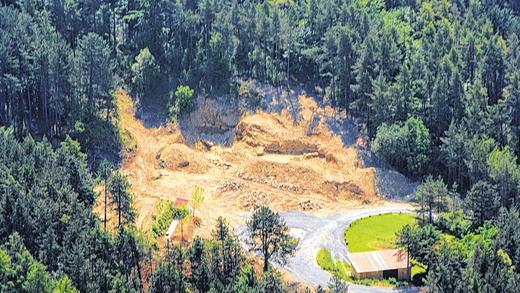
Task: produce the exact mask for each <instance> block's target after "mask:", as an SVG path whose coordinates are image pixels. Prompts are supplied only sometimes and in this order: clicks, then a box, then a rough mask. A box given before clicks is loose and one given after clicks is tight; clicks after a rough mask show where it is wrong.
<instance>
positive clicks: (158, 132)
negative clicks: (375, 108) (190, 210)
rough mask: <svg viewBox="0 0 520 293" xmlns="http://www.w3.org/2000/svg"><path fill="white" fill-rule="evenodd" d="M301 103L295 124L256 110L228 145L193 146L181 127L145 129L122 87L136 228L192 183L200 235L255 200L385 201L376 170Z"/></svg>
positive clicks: (322, 207)
mask: <svg viewBox="0 0 520 293" xmlns="http://www.w3.org/2000/svg"><path fill="white" fill-rule="evenodd" d="M298 100H299V105H300V107H299V108H300V114H301V120H300V121H299V123H294V119H293V117H292V116H291V115H290V114H289V113H288V112H287V111H282V112H281V113H276V112H271V113H268V112H264V111H258V112H256V113H254V114H244V115H242V116H241V117H240V119H239V121H238V123H237V125H236V127H235V129H234V133H235V135H234V139H233V141H232V144H231V145H230V146H222V145H217V144H213V143H211V142H208V141H204V140H203V141H198V142H196V143H195V144H193V145H190V144H188V143H187V142H186V139H185V136H184V134H183V131H182V130H181V129H180V128H178V127H175V126H171V125H170V126H168V127H159V128H146V127H145V126H144V125H143V123H142V122H141V121H140V120H138V119H137V118H135V107H134V105H133V103H132V100H131V98H130V96H129V95H128V94H127V93H126V92H125V91H123V90H119V91H118V93H117V105H118V108H119V113H120V120H119V123H120V124H119V127H120V128H121V129H122V130H123V132H128V133H129V134H130V135H129V137H131V138H132V139H131V140H135V143H136V144H137V148H136V151H135V152H133V153H127V154H126V156H125V160H124V162H123V165H122V171H123V172H124V173H126V174H128V175H129V177H130V180H131V183H132V188H133V193H134V194H135V198H134V202H135V206H136V209H137V211H138V219H137V221H136V223H137V225H138V226H139V227H142V228H145V229H146V228H148V227H149V225H150V224H151V222H152V221H151V217H152V215H153V214H154V210H155V207H156V205H157V203H158V201H159V199H168V200H172V201H174V200H175V199H176V198H190V194H191V191H192V189H193V187H194V186H195V185H200V186H203V187H204V189H205V202H204V204H203V205H202V207H200V208H199V210H198V212H197V213H198V214H199V216H201V217H202V219H203V222H202V227H203V228H202V229H201V233H202V234H204V233H206V232H208V229H204V227H207V228H210V227H212V225H213V224H212V223H213V221H214V220H215V219H216V218H217V217H218V216H220V215H226V217H228V219H229V220H230V221H231V222H232V223H233V222H236V221H238V222H240V221H242V219H241V215H243V214H246V213H248V212H251V211H252V210H254V209H255V208H256V207H257V206H258V205H265V204H268V205H269V206H270V207H272V208H274V209H276V210H301V211H306V212H312V213H318V214H326V213H331V212H333V211H338V210H345V209H349V208H355V207H356V206H360V205H384V204H385V202H384V201H382V200H381V199H380V198H379V197H378V193H377V190H376V178H375V169H374V168H365V167H363V164H362V162H361V160H360V159H359V157H358V152H357V149H356V147H355V146H349V147H344V144H343V142H342V139H341V137H340V136H338V135H336V134H335V133H334V132H332V131H331V130H330V129H329V127H328V124H327V123H326V118H327V117H328V116H327V115H328V114H327V111H325V110H324V109H322V108H320V107H319V106H318V104H317V103H316V102H315V101H314V100H313V99H312V98H309V97H305V96H300V97H299V99H298ZM329 113H330V111H329ZM317 117H319V118H317Z"/></svg>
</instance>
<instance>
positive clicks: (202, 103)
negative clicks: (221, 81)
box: [180, 96, 242, 145]
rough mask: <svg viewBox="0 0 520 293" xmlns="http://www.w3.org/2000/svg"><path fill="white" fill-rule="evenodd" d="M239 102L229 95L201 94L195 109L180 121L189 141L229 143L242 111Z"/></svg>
mask: <svg viewBox="0 0 520 293" xmlns="http://www.w3.org/2000/svg"><path fill="white" fill-rule="evenodd" d="M238 104H239V103H238V102H237V101H236V100H235V99H234V98H232V97H229V96H221V97H216V98H215V97H207V96H199V97H198V98H197V105H196V108H195V111H193V112H192V113H190V114H189V115H187V116H186V117H184V118H183V119H181V121H180V125H181V129H182V131H183V134H184V135H185V137H186V139H187V141H188V142H189V143H195V142H196V141H197V140H207V141H212V142H215V143H217V144H224V145H229V144H230V143H231V141H232V137H233V135H234V129H235V126H236V125H237V124H238V121H239V119H240V116H241V113H242V111H241V110H240V109H239V106H238Z"/></svg>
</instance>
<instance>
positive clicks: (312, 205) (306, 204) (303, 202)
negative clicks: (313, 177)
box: [298, 199, 321, 211]
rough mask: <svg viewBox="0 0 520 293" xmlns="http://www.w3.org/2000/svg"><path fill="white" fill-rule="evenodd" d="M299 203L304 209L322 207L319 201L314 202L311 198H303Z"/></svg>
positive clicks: (310, 209)
mask: <svg viewBox="0 0 520 293" xmlns="http://www.w3.org/2000/svg"><path fill="white" fill-rule="evenodd" d="M298 205H299V206H300V208H301V209H302V210H303V211H314V210H319V209H321V205H320V204H319V203H316V202H313V201H312V200H310V199H302V200H300V201H299V202H298Z"/></svg>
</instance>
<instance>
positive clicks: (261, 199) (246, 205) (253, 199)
mask: <svg viewBox="0 0 520 293" xmlns="http://www.w3.org/2000/svg"><path fill="white" fill-rule="evenodd" d="M271 199H272V196H271V195H269V194H265V193H263V192H260V191H252V192H247V193H246V194H245V196H244V199H243V203H242V208H243V209H244V210H248V211H254V210H256V209H257V208H259V207H260V206H263V205H267V204H268V203H269V202H271Z"/></svg>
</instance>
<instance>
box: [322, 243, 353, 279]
mask: <svg viewBox="0 0 520 293" xmlns="http://www.w3.org/2000/svg"><path fill="white" fill-rule="evenodd" d="M316 261H317V262H318V265H319V266H320V267H321V268H322V269H324V270H326V271H328V272H330V273H331V274H333V275H336V276H338V277H340V278H342V279H343V280H347V281H351V275H350V272H351V266H350V264H349V263H347V262H344V261H338V260H334V259H333V257H332V255H331V254H330V251H329V250H328V249H326V248H322V249H320V251H319V252H318V255H317V256H316Z"/></svg>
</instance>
